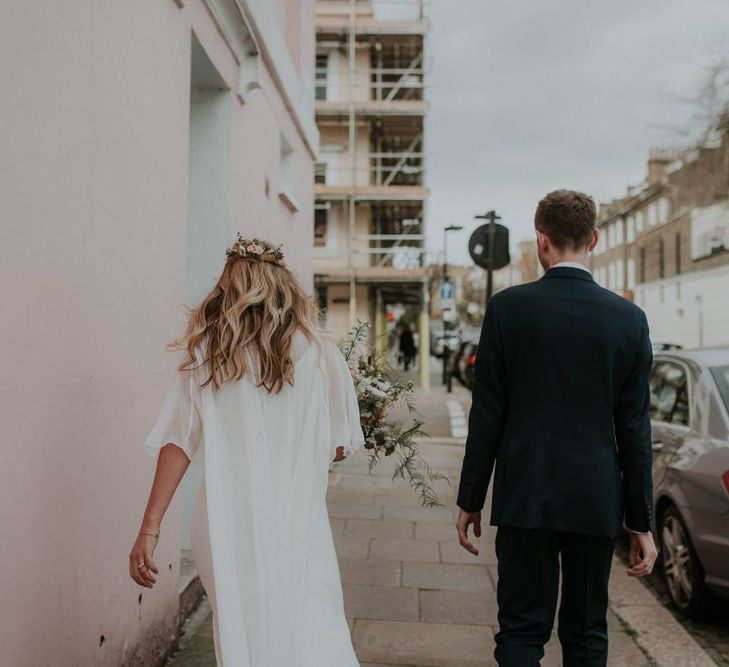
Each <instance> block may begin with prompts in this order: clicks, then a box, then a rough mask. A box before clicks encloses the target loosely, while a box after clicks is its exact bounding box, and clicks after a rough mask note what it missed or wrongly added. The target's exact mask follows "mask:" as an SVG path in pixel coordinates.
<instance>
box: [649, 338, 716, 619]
mask: <svg viewBox="0 0 729 667" xmlns="http://www.w3.org/2000/svg"><path fill="white" fill-rule="evenodd" d="M651 425H652V439H653V482H654V503H655V504H654V509H655V512H654V515H655V517H656V535H657V538H658V545H659V549H660V554H661V562H662V565H663V572H664V575H665V578H666V583H667V584H668V590H669V592H670V595H671V598H672V599H673V602H674V603H675V605H676V606H677V607H678V608H679V609H680V610H681V611H682V612H684V613H685V614H687V615H689V616H694V617H700V616H702V615H705V614H706V613H707V612H708V610H710V609H711V608H712V607H713V605H712V602H713V601H714V600H713V598H712V596H711V593H714V594H716V595H718V596H720V597H723V598H726V599H729V348H723V349H706V350H674V351H670V352H662V353H658V354H656V355H655V357H654V363H653V371H652V374H651Z"/></svg>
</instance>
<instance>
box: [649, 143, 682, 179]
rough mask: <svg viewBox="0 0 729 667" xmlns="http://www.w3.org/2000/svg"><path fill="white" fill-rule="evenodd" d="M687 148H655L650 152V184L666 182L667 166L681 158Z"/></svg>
mask: <svg viewBox="0 0 729 667" xmlns="http://www.w3.org/2000/svg"><path fill="white" fill-rule="evenodd" d="M685 153H686V149H685V148H654V149H652V150H651V151H650V152H649V153H648V186H651V185H655V184H656V183H665V182H666V176H667V174H666V167H667V166H668V165H669V164H671V162H675V161H676V160H680V159H681V158H682V157H683V156H684V154H685Z"/></svg>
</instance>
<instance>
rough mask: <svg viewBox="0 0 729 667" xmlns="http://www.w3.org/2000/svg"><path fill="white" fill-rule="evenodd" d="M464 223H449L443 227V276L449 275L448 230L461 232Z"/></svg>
mask: <svg viewBox="0 0 729 667" xmlns="http://www.w3.org/2000/svg"><path fill="white" fill-rule="evenodd" d="M462 229H463V225H453V224H451V225H448V226H447V227H443V278H447V277H448V232H459V231H461V230H462Z"/></svg>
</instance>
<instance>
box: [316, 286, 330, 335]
mask: <svg viewBox="0 0 729 667" xmlns="http://www.w3.org/2000/svg"><path fill="white" fill-rule="evenodd" d="M316 300H317V304H318V306H319V324H320V325H321V326H322V327H325V326H326V320H327V309H328V308H329V286H328V285H317V287H316Z"/></svg>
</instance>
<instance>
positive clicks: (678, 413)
mask: <svg viewBox="0 0 729 667" xmlns="http://www.w3.org/2000/svg"><path fill="white" fill-rule="evenodd" d="M650 388H651V419H652V420H654V421H659V422H664V423H667V424H678V425H680V426H688V423H689V404H688V382H687V378H686V371H685V370H684V368H683V367H682V366H679V365H678V364H675V363H671V362H667V361H658V362H656V364H655V365H654V366H653V372H652V373H651V380H650Z"/></svg>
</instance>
